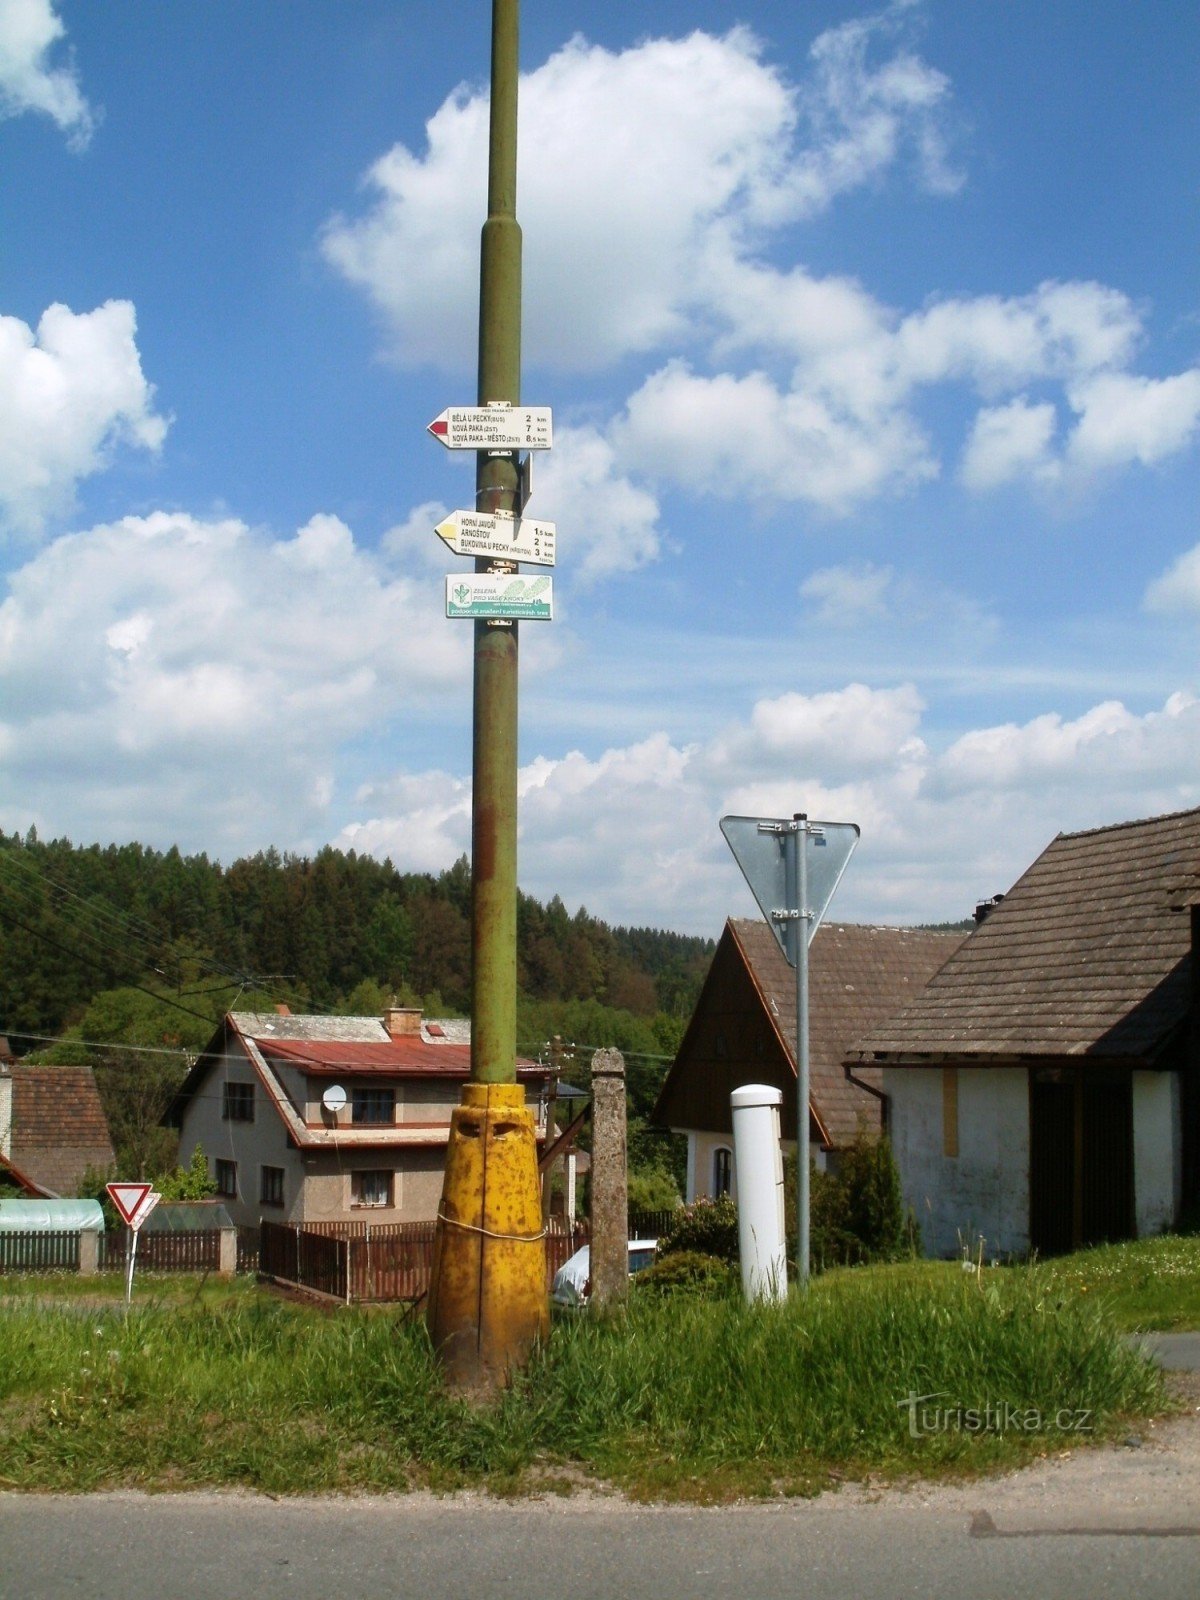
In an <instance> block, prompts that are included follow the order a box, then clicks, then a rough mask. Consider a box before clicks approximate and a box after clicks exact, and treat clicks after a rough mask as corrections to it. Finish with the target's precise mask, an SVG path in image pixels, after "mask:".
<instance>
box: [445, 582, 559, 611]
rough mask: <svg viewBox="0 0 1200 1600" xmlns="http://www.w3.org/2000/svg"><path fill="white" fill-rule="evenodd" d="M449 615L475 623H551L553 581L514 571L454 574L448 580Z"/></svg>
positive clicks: (447, 606)
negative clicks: (525, 575) (497, 621)
mask: <svg viewBox="0 0 1200 1600" xmlns="http://www.w3.org/2000/svg"><path fill="white" fill-rule="evenodd" d="M446 615H447V616H448V617H465V618H466V619H467V620H468V621H471V622H488V621H491V620H493V619H496V620H504V621H510V622H549V621H550V619H551V618H552V617H553V615H554V588H553V580H552V579H550V578H521V577H516V576H514V575H513V574H512V573H497V574H495V575H493V574H491V573H465V574H451V575H450V576H449V577H448V578H447V579H446Z"/></svg>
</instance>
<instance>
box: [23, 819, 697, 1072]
mask: <svg viewBox="0 0 1200 1600" xmlns="http://www.w3.org/2000/svg"><path fill="white" fill-rule="evenodd" d="M470 899H471V875H470V868H469V865H468V863H467V860H466V858H465V857H464V858H463V859H462V860H460V861H458V862H456V863H455V865H454V866H453V867H451V868H450V869H449V870H448V871H445V872H443V873H441V874H440V875H438V876H437V877H433V876H431V875H429V874H426V873H405V872H399V871H397V870H396V868H395V867H393V866H392V864H391V862H389V861H385V862H379V861H376V860H374V859H373V858H372V857H369V856H361V855H357V854H355V853H354V852H353V851H351V852H349V853H347V854H343V853H342V852H340V851H337V850H333V849H328V848H327V849H324V850H322V851H320V853H319V854H318V855H316V856H315V857H314V858H312V859H308V858H304V857H298V856H291V855H282V856H281V855H280V854H279V853H278V852H276V851H274V850H268V851H266V852H263V853H260V854H258V855H256V856H253V857H250V858H248V859H245V860H241V861H235V862H234V863H233V864H232V865H231V866H229V867H222V866H220V865H219V864H217V863H216V862H213V861H210V860H209V859H208V858H207V857H206V856H204V855H198V856H183V855H181V854H180V853H179V851H178V850H176V849H171V850H168V851H166V852H165V853H164V852H160V851H157V850H151V849H147V848H146V847H144V846H142V845H139V844H127V845H109V846H107V847H100V846H98V845H91V846H87V847H79V846H75V845H72V844H71V843H70V842H69V841H67V840H54V841H52V842H50V843H42V842H41V841H40V840H39V839H38V838H37V836H36V834H35V833H34V832H32V831H31V832H30V833H29V834H27V835H26V836H25V837H24V838H23V839H22V838H20V837H18V836H15V835H14V836H13V837H11V838H8V837H5V836H4V835H2V834H0V1033H7V1034H8V1035H9V1036H10V1037H12V1038H13V1040H14V1042H15V1043H16V1042H18V1041H23V1042H24V1043H25V1044H26V1045H28V1044H34V1043H37V1042H46V1041H49V1040H53V1039H55V1038H58V1037H61V1036H62V1034H63V1033H64V1032H65V1031H66V1030H68V1029H72V1028H73V1027H77V1025H78V1024H79V1023H80V1021H81V1019H82V1018H83V1017H84V1016H85V1014H86V1013H87V1012H88V1011H89V1009H93V1010H94V1005H93V1002H95V1001H96V999H97V997H99V996H101V995H103V994H104V993H105V992H107V991H114V990H123V989H132V990H134V992H140V993H141V994H143V995H146V994H147V993H149V994H151V995H153V996H154V997H155V998H156V999H157V1000H159V1001H161V1003H162V1005H163V1006H165V1007H166V1008H167V1010H168V1011H169V1012H170V1015H171V1016H172V1017H173V1018H174V1019H175V1020H176V1023H177V1024H178V1029H177V1031H178V1033H179V1034H180V1035H181V1036H182V1037H184V1038H189V1037H193V1036H194V1035H195V1034H196V1033H197V1031H199V1032H201V1033H202V1032H203V1028H204V1026H206V1025H207V1022H208V1019H209V1018H210V1017H211V1016H213V1015H214V1014H218V1015H219V1013H220V1010H221V1009H223V1008H224V1007H225V1006H227V1005H231V1004H233V1003H234V1000H235V999H236V997H237V996H238V995H239V994H240V995H241V999H240V1000H239V1001H238V1003H239V1004H243V1005H244V1004H246V1003H247V1000H248V997H249V995H251V994H254V995H255V996H256V997H257V998H258V999H262V998H264V997H265V998H268V999H270V1000H277V1001H285V1002H286V1003H288V1004H289V1005H290V1006H291V1007H292V1009H293V1010H295V1011H301V1010H304V1011H308V1010H317V1011H326V1010H328V1011H352V1010H362V1011H366V1012H374V1011H375V1010H377V1009H378V1008H379V1007H380V1005H381V1004H382V1003H383V1002H384V1001H385V1000H386V999H387V998H388V997H390V996H391V995H395V996H396V998H397V999H398V1000H400V1001H401V1002H402V1003H406V1004H423V1005H424V1006H425V1008H426V1011H427V1013H430V1014H437V1013H442V1014H448V1013H453V1012H459V1013H464V1014H465V1013H466V1012H467V1010H468V1009H469V1001H470V949H471V944H470ZM517 926H518V985H519V989H520V992H521V996H522V1001H523V1014H524V1016H525V1018H526V1027H527V1029H533V1030H534V1031H536V1032H540V1031H542V1030H543V1028H547V1027H548V1028H554V1027H555V1026H556V1025H557V1021H558V1019H560V1018H562V1019H565V1021H564V1026H567V1027H570V1026H571V1019H572V1018H573V1017H579V1016H581V1015H582V1016H583V1017H585V1018H586V1017H587V1016H589V1015H590V1016H591V1017H592V1018H594V1019H596V1023H597V1025H599V1020H600V1019H599V1016H598V1013H597V1011H596V1010H595V1008H597V1007H603V1008H605V1010H612V1011H614V1012H620V1013H624V1014H627V1015H628V1016H631V1017H635V1018H638V1019H645V1020H646V1022H647V1023H648V1022H650V1021H651V1019H654V1020H656V1021H657V1022H658V1024H659V1026H658V1027H657V1029H656V1030H655V1037H656V1039H658V1040H659V1041H660V1047H661V1048H662V1049H663V1050H665V1051H668V1052H669V1050H670V1048H671V1045H672V1035H673V1034H674V1033H675V1032H676V1031H677V1029H678V1026H679V1024H680V1023H681V1022H682V1020H683V1019H684V1018H686V1016H687V1015H688V1013H689V1012H690V1009H691V1006H692V1004H693V1001H694V999H695V995H696V993H697V990H698V987H699V983H700V981H701V979H702V978H703V975H704V972H705V971H706V970H707V966H708V962H709V959H710V958H711V955H712V950H713V943H712V941H711V940H706V939H699V938H691V937H687V936H685V935H682V934H676V933H667V932H658V931H655V930H653V929H648V928H610V927H608V926H607V925H606V924H605V923H603V922H601V921H599V920H598V919H597V918H595V917H592V916H589V915H588V913H587V912H586V911H585V910H580V911H578V912H577V913H576V914H575V915H574V916H572V915H571V914H570V913H569V912H568V911H567V909H566V907H565V906H564V905H563V904H562V902H561V900H559V899H558V898H557V897H555V898H554V899H553V900H551V901H550V902H549V904H548V905H542V904H541V903H540V902H538V901H537V900H534V899H532V898H530V897H529V896H528V895H520V896H519V897H518V907H517ZM581 1006H583V1007H585V1009H584V1010H583V1011H582V1012H581V1011H580V1007H581ZM189 1019H190V1021H189ZM668 1022H670V1023H673V1024H674V1027H671V1026H667V1025H666V1024H667V1023H668ZM589 1042H592V1041H589ZM599 1042H601V1043H604V1042H612V1043H620V1042H621V1041H620V1040H619V1039H617V1038H613V1039H610V1040H601V1041H599Z"/></svg>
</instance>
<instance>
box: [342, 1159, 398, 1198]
mask: <svg viewBox="0 0 1200 1600" xmlns="http://www.w3.org/2000/svg"><path fill="white" fill-rule="evenodd" d="M350 1193H351V1197H352V1203H353V1204H354V1205H356V1206H390V1205H391V1203H392V1175H391V1173H390V1172H389V1171H388V1170H387V1168H386V1167H380V1168H378V1169H376V1170H374V1171H370V1172H355V1173H353V1174H352V1175H351V1179H350Z"/></svg>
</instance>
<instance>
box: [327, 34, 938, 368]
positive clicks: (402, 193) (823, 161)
mask: <svg viewBox="0 0 1200 1600" xmlns="http://www.w3.org/2000/svg"><path fill="white" fill-rule="evenodd" d="M898 25H899V24H898V21H897V19H896V17H894V16H893V17H892V18H891V20H889V21H888V22H887V23H886V25H885V23H884V22H883V21H882V20H881V19H876V20H875V21H866V22H858V23H853V24H848V25H846V26H844V27H841V28H837V29H834V30H832V31H831V32H830V33H828V34H825V35H822V37H821V38H820V39H818V40H817V42H816V44H815V45H814V47H813V52H812V69H811V72H810V74H809V76H808V78H807V79H805V80H804V81H803V82H802V83H800V84H793V83H790V82H789V81H788V80H787V78H786V76H785V75H784V73H783V72H782V71H781V70H780V69H778V68H777V67H775V66H773V65H771V64H770V63H768V62H767V61H766V60H765V59H764V52H763V48H762V46H761V45H760V43H759V42H758V40H756V39H755V38H754V36H753V35H752V34H751V33H749V32H748V31H747V30H746V29H744V28H734V29H732V30H731V31H730V32H729V33H727V34H725V35H723V36H721V37H714V36H713V35H710V34H706V33H702V32H695V33H692V34H690V35H688V36H687V37H685V38H682V39H647V40H644V41H643V42H642V43H640V44H638V45H636V46H633V47H631V48H629V49H627V50H623V51H616V52H614V51H609V50H605V49H603V48H601V47H599V46H597V45H592V44H589V43H588V42H587V41H586V40H585V39H583V38H581V37H576V38H574V39H572V40H571V41H570V42H569V43H568V44H567V45H565V46H564V47H563V48H562V49H561V50H559V51H558V52H556V53H555V54H554V55H553V56H551V58H550V59H549V60H548V61H547V62H546V63H545V64H544V65H543V66H541V67H539V68H538V69H537V70H536V71H534V72H532V73H528V74H527V75H526V76H525V77H524V78H523V79H522V83H521V101H520V103H521V181H520V195H519V210H520V215H521V217H522V220H523V223H524V224H525V227H526V233H527V245H526V259H525V270H526V289H527V293H526V314H525V336H526V353H527V357H528V359H530V360H531V361H533V362H534V363H541V364H546V365H556V366H563V367H567V368H570V369H575V370H579V369H589V368H596V367H601V366H605V365H608V364H611V363H612V362H614V361H617V360H619V359H621V358H622V357H624V356H627V355H630V354H638V353H645V352H649V351H653V350H656V349H661V348H663V347H664V345H667V344H673V343H678V342H679V341H681V340H682V339H684V338H686V337H687V336H688V335H689V333H690V331H691V330H692V326H693V323H694V321H695V319H696V318H697V316H699V317H700V319H701V320H704V319H706V317H707V315H708V312H707V308H706V305H705V301H706V296H707V291H706V289H705V287H704V285H703V283H702V278H703V276H704V273H705V271H706V262H707V261H708V258H709V256H710V255H711V252H712V249H713V247H714V243H715V241H716V240H717V239H720V238H723V239H726V240H732V241H734V246H733V247H734V249H735V252H736V254H737V255H738V256H739V257H740V258H745V259H749V258H750V257H752V256H753V254H754V251H755V248H756V246H757V244H758V243H760V242H761V240H762V239H763V238H764V237H765V233H766V230H769V229H772V228H775V227H778V226H779V225H781V224H783V223H787V222H792V221H795V220H797V219H798V218H800V217H803V216H809V215H812V214H813V213H814V212H816V211H819V210H821V209H823V208H824V207H826V206H828V205H829V204H830V202H831V201H832V200H833V199H834V197H835V196H836V195H838V194H839V193H842V192H844V191H846V190H848V189H851V188H854V187H856V186H858V185H861V184H862V183H865V182H867V181H869V180H870V179H873V178H875V177H878V176H879V175H880V174H881V173H883V172H884V171H886V170H887V169H888V168H889V167H891V166H892V165H894V164H895V163H896V162H897V161H898V160H899V159H900V156H901V154H902V153H903V152H905V151H911V152H912V153H913V155H914V158H915V160H914V165H915V170H916V171H917V173H918V177H919V179H920V181H922V182H924V183H926V184H928V185H930V186H932V187H935V188H940V189H944V188H946V187H948V186H952V183H951V180H950V179H949V176H948V174H949V168H948V166H947V163H946V160H945V155H944V148H945V147H944V139H943V136H942V134H941V131H940V123H939V118H940V116H941V115H942V103H943V101H944V100H945V99H946V97H947V94H948V85H947V83H946V81H945V79H944V78H943V77H942V75H941V74H939V73H937V72H935V71H933V70H932V69H931V68H929V67H927V66H926V65H925V64H924V63H923V62H921V61H920V59H919V58H918V57H917V56H915V55H914V54H912V53H911V52H909V51H906V50H904V49H903V47H894V48H892V49H891V51H890V53H885V54H884V56H883V59H878V60H877V59H876V56H877V54H878V51H877V50H876V49H875V46H876V44H877V42H884V43H887V41H888V40H889V39H890V36H891V35H892V34H893V33H894V32H895V31H896V28H897V26H898ZM486 148H487V108H486V100H485V97H484V95H483V93H482V92H481V91H476V90H472V89H470V88H467V87H460V88H459V89H458V90H457V91H456V92H455V93H454V94H453V95H452V96H451V97H450V99H448V100H447V101H446V102H445V104H443V105H442V106H441V108H440V109H439V110H438V111H437V112H436V113H435V115H434V116H433V117H432V118H431V119H430V121H429V122H428V124H427V125H426V150H425V151H424V153H423V154H421V155H417V154H414V153H413V152H412V151H410V150H408V149H407V148H406V147H405V146H403V145H397V146H395V147H394V148H393V149H392V150H390V151H389V152H388V153H387V154H386V155H384V156H383V157H382V158H381V159H380V160H379V161H378V162H376V164H375V165H374V167H372V169H371V171H370V172H369V173H368V174H367V177H366V179H365V188H366V192H367V204H366V208H365V210H364V211H363V212H362V213H361V214H360V215H359V216H358V217H356V218H350V217H337V218H334V219H333V220H332V221H331V222H330V223H329V225H328V226H327V228H326V230H325V234H324V249H325V253H326V256H327V258H328V259H329V261H330V262H331V263H332V264H333V265H334V267H335V268H336V269H337V270H338V271H340V272H341V273H342V274H343V275H344V276H345V277H346V278H347V279H348V280H349V281H351V282H352V283H354V284H356V285H358V286H359V287H360V288H362V289H364V290H365V291H366V293H367V294H368V295H369V296H370V298H371V299H372V301H373V302H374V304H375V305H376V306H377V307H378V309H379V310H380V311H381V312H382V314H383V316H384V319H385V323H386V326H387V329H388V335H389V341H390V344H391V348H392V350H393V353H394V354H395V355H397V356H398V357H399V358H400V359H402V360H404V361H408V362H423V361H430V362H445V360H446V359H447V356H448V355H450V357H451V358H452V359H453V360H456V361H458V362H460V363H465V361H466V360H467V358H468V355H469V346H468V343H467V335H468V333H469V330H470V329H471V327H472V326H473V321H474V309H475V292H476V291H475V284H476V276H477V260H476V255H475V248H474V239H475V238H476V236H477V232H478V227H479V222H480V219H481V217H482V215H483V211H484V174H485V171H486ZM647 241H652V247H651V248H648V247H647Z"/></svg>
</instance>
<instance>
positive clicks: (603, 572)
mask: <svg viewBox="0 0 1200 1600" xmlns="http://www.w3.org/2000/svg"><path fill="white" fill-rule="evenodd" d="M536 469H537V470H536V477H535V480H534V483H535V492H536V496H537V499H536V502H535V503H534V504H532V505H531V506H530V510H529V514H530V516H534V517H536V516H537V515H538V514H539V512H538V506H539V505H541V504H542V503H544V504H546V505H547V506H553V508H554V511H553V517H552V520H553V521H554V522H555V523H556V524H557V525H558V528H559V533H560V537H561V539H562V540H563V542H564V545H565V546H566V547H568V548H569V550H570V557H571V560H570V568H569V570H570V573H571V577H572V581H573V582H575V583H577V584H579V585H581V586H587V585H590V584H593V583H595V582H597V581H598V580H600V579H603V578H607V577H610V576H613V575H615V574H617V573H620V572H636V571H637V570H638V569H639V568H640V567H644V566H647V565H648V564H649V563H650V562H652V561H656V560H657V559H658V557H659V555H660V553H661V550H662V543H663V540H662V533H661V531H660V529H659V525H658V516H659V510H658V501H657V500H656V499H655V497H654V495H653V494H651V493H650V492H649V491H648V490H646V489H643V488H639V487H638V486H637V485H635V484H634V483H632V482H631V480H630V479H629V477H628V476H627V475H626V474H624V473H623V472H621V471H619V470H618V467H617V453H616V450H615V449H614V447H613V445H612V444H611V443H610V442H609V440H607V439H606V438H604V436H603V435H602V434H601V433H599V432H598V431H597V430H596V429H595V428H592V427H583V428H570V427H560V428H557V429H556V430H555V434H554V450H553V451H552V453H551V455H550V457H549V459H548V460H547V461H546V464H545V465H544V466H543V464H542V462H541V461H538V462H537V463H536Z"/></svg>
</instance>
